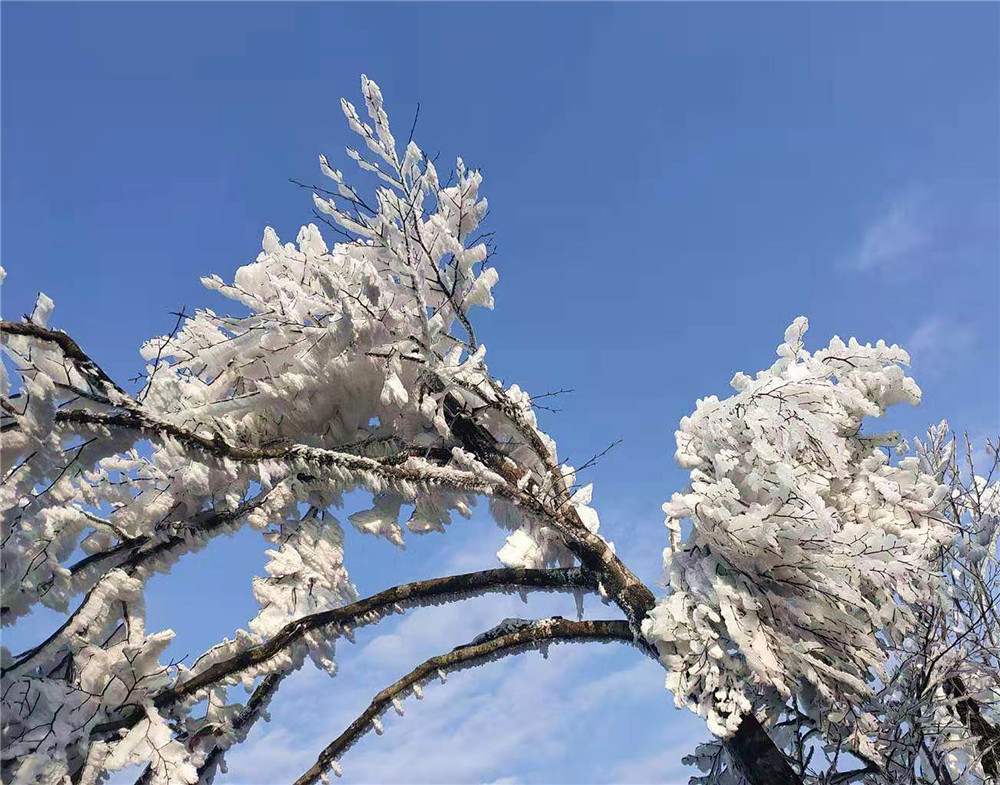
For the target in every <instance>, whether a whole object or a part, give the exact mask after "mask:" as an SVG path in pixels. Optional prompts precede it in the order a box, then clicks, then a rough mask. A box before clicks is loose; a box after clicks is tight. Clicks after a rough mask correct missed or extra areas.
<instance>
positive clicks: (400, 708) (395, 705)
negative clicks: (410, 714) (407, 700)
mask: <svg viewBox="0 0 1000 785" xmlns="http://www.w3.org/2000/svg"><path fill="white" fill-rule="evenodd" d="M392 708H394V709H395V710H396V714H398V715H399V716H400V717H402V716H403V704H402V703H401V702H400V700H399V698H397V697H395V696H393V698H392Z"/></svg>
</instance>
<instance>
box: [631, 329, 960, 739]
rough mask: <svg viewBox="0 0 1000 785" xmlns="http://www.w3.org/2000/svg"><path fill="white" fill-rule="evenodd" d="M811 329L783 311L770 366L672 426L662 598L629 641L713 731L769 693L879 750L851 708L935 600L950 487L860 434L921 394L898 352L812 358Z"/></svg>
mask: <svg viewBox="0 0 1000 785" xmlns="http://www.w3.org/2000/svg"><path fill="white" fill-rule="evenodd" d="M807 327H808V323H807V322H806V320H805V319H804V318H801V317H800V318H798V319H796V320H795V322H794V323H793V324H792V325H791V326H790V327H789V328H788V330H787V331H786V333H785V342H784V343H782V344H781V346H779V347H778V352H777V353H778V355H779V359H778V360H777V362H775V363H774V365H773V366H772V367H771V368H769V369H768V370H765V371H761V372H759V373H758V374H757V375H756V377H754V378H751V377H750V376H748V375H746V374H743V373H738V374H737V375H736V377H735V378H734V379H733V381H732V386H733V388H734V389H735V390H736V394H735V395H733V396H732V397H730V398H727V399H725V400H719V399H717V398H716V397H710V398H706V399H703V400H700V401H698V404H697V409H696V410H695V412H694V413H693V414H692V415H690V416H689V417H685V418H684V419H683V420H682V421H681V424H680V429H679V430H678V431H677V434H676V436H677V460H678V462H679V463H680V464H681V465H682V466H683V467H685V468H687V469H689V470H690V472H691V475H690V476H691V485H690V487H689V488H688V490H687V491H686V492H684V493H676V494H674V496H673V498H672V499H671V501H670V502H669V503H668V504H665V505H664V511H665V512H666V514H667V519H666V525H667V529H668V530H669V535H670V545H669V547H668V548H667V549H666V551H665V552H664V565H665V575H666V578H667V580H668V582H669V588H670V592H669V594H668V595H667V596H666V597H664V598H662V599H661V600H660V601H659V602H658V604H657V606H656V608H655V609H654V611H653V612H652V614H651V615H650V617H649V618H648V619H647V620H646V622H645V623H644V625H643V632H644V634H645V635H646V636H647V638H648V639H649V640H651V641H653V642H654V643H655V644H656V645H657V647H658V649H659V652H660V654H661V658H662V660H663V662H664V664H665V665H666V666H667V668H668V676H667V687H668V689H669V690H671V691H672V692H673V693H674V696H675V700H676V702H677V704H678V705H680V706H685V705H686V706H688V707H690V708H691V709H692V710H694V711H696V712H697V713H698V714H699V715H700V716H703V717H705V719H706V720H707V722H708V725H709V728H710V729H711V730H712V732H713V733H715V734H716V735H719V736H722V737H725V736H728V735H730V734H732V733H733V732H734V731H735V730H736V728H737V727H738V726H739V723H740V721H741V719H742V718H743V716H744V715H745V714H746V713H747V712H748V711H750V710H751V704H752V692H753V690H754V689H755V687H756V686H758V685H767V686H768V687H771V688H773V689H774V690H776V691H777V692H778V693H779V694H780V695H782V696H784V697H786V698H787V697H789V696H791V695H793V694H797V695H804V696H806V698H807V703H808V709H809V711H810V712H811V713H812V715H813V716H815V718H816V720H817V723H818V724H819V725H820V726H822V727H824V728H829V727H830V726H842V727H844V728H846V729H848V730H849V731H850V732H851V733H853V734H855V741H856V743H857V746H856V749H859V750H861V751H862V752H867V753H869V754H871V756H872V757H877V751H876V750H874V749H873V747H872V745H871V744H870V742H869V741H868V739H869V735H870V734H871V733H872V732H874V730H875V727H876V721H875V718H874V717H873V716H871V715H870V714H866V713H859V712H858V711H857V707H858V706H861V705H863V704H864V702H865V699H866V698H867V697H868V696H870V694H871V686H870V685H871V682H872V680H873V678H875V677H876V676H881V677H883V678H884V677H885V675H886V674H885V665H886V660H887V654H886V648H887V645H888V642H891V641H898V640H900V639H901V638H902V637H904V636H905V635H906V634H907V632H908V631H909V630H911V629H912V628H913V626H914V625H915V623H916V615H915V612H914V610H913V609H914V607H915V606H916V604H917V603H920V602H926V601H930V600H932V599H933V598H934V597H935V596H936V595H937V592H938V589H939V581H938V577H937V575H936V571H935V567H934V559H935V556H936V555H937V554H938V553H939V552H940V550H941V548H942V547H944V546H946V545H947V544H948V543H949V542H950V540H951V538H952V530H951V527H949V525H948V523H947V521H946V520H945V518H944V517H943V516H942V515H941V514H940V512H939V510H940V508H941V506H942V502H943V501H944V500H945V498H946V496H947V494H948V488H947V487H946V486H945V485H943V484H942V483H941V482H940V481H939V480H938V478H936V477H935V476H933V475H931V474H929V473H927V472H926V471H925V470H924V469H925V467H922V465H921V462H920V460H919V459H918V458H916V457H909V458H904V459H902V460H901V461H899V462H898V464H897V465H892V464H891V463H890V461H889V458H888V457H887V455H886V454H885V453H884V452H883V451H882V450H881V449H880V445H884V444H889V443H892V442H893V437H892V435H873V436H868V435H864V434H863V433H862V423H863V420H864V418H866V417H879V416H881V415H882V414H883V413H884V412H885V410H886V409H887V408H888V407H889V406H891V405H893V404H897V403H903V402H905V403H911V404H916V403H918V402H919V400H920V390H919V388H918V387H917V386H916V384H915V383H914V382H913V380H912V379H910V378H909V377H907V376H906V375H905V373H904V370H903V366H905V365H906V364H907V363H908V359H909V358H908V356H907V354H906V352H904V351H903V350H902V349H900V348H898V347H897V346H895V345H894V346H886V345H885V344H884V343H883V342H881V341H880V342H879V343H878V344H876V345H875V346H872V345H870V344H868V345H861V344H859V343H858V342H857V341H855V340H854V339H851V340H850V341H849V342H848V343H846V344H845V343H844V342H843V341H841V340H840V339H839V338H834V339H833V340H832V341H831V342H830V345H829V346H828V347H827V348H826V349H823V350H821V351H817V352H815V353H813V354H811V353H809V352H807V351H806V350H805V349H804V348H803V335H804V333H805V331H806V329H807ZM685 519H687V520H689V521H690V522H691V527H692V528H691V530H690V534H689V535H688V536H687V537H685V536H684V531H683V526H682V522H683V521H684V520H685Z"/></svg>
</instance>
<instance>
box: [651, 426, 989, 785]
mask: <svg viewBox="0 0 1000 785" xmlns="http://www.w3.org/2000/svg"><path fill="white" fill-rule="evenodd" d="M915 444H916V450H915V456H913V457H910V458H907V459H905V460H904V461H903V462H901V463H902V467H905V466H907V465H909V466H911V467H914V468H916V469H917V470H918V471H920V472H921V473H922V474H924V475H925V476H927V477H933V478H935V479H936V481H937V482H938V483H940V485H941V486H943V487H944V488H946V489H947V494H946V497H945V498H946V500H947V501H946V503H945V504H944V505H943V506H938V508H937V515H938V516H940V518H939V520H940V521H941V522H943V523H944V526H945V527H946V528H948V529H950V530H951V532H952V534H951V535H950V536H948V538H947V540H946V544H945V545H944V546H943V547H941V548H940V549H938V551H937V564H936V566H937V571H936V572H934V573H932V575H933V579H934V588H935V590H936V592H937V593H938V594H937V595H936V596H935V595H931V596H928V597H925V598H923V599H922V600H921V601H919V602H912V601H911V600H907V601H906V605H908V608H907V612H908V613H911V614H912V618H910V619H909V620H907V622H906V624H905V626H904V628H903V629H902V630H899V631H898V633H897V635H896V636H895V637H893V636H890V635H886V634H884V632H883V631H881V630H880V631H879V634H878V635H877V636H876V638H877V646H878V648H879V650H880V651H881V652H882V653H883V656H882V662H881V667H880V668H878V669H875V668H870V669H865V674H864V681H865V685H864V687H865V689H864V690H863V692H862V693H861V694H860V695H858V696H855V697H854V698H853V699H852V701H851V702H849V703H848V704H847V705H849V706H850V707H851V708H852V714H853V715H854V716H855V717H857V718H860V717H865V718H866V721H867V727H868V732H866V733H863V734H859V733H858V724H859V723H858V722H856V721H855V720H854V719H848V718H846V717H841V716H839V715H837V714H833V715H832V716H831V714H830V713H829V712H828V704H827V703H826V702H821V703H820V705H819V706H817V705H816V703H815V702H814V698H815V694H814V693H813V692H811V691H808V690H805V691H800V692H798V693H792V694H789V695H781V694H775V693H774V691H772V690H770V689H769V688H767V687H765V688H764V689H761V687H760V686H757V687H751V690H750V692H749V694H747V695H746V698H747V700H748V701H750V702H751V703H752V704H753V705H754V706H755V707H756V708H757V709H758V710H762V711H764V712H766V713H767V714H769V715H770V716H771V717H772V721H771V722H769V723H768V725H769V727H770V728H771V735H772V738H773V739H774V741H775V742H776V743H777V744H778V745H779V746H781V747H782V749H783V751H784V752H785V754H786V756H787V757H788V759H789V761H790V762H791V763H792V765H793V767H794V769H795V770H796V773H797V774H798V775H799V776H800V777H801V778H802V779H803V781H805V782H815V783H850V782H865V783H872V784H873V785H875V784H877V783H900V784H902V783H928V784H929V783H946V784H949V783H981V782H995V781H997V777H998V776H1000V731H998V728H1000V721H998V720H1000V617H998V608H997V603H998V602H1000V575H998V571H1000V561H998V550H997V537H998V534H1000V531H998V529H1000V484H998V483H997V482H996V480H995V477H996V475H997V468H998V465H1000V461H998V457H997V449H996V444H994V443H993V442H991V441H987V443H986V450H987V455H988V458H987V464H988V465H987V466H986V467H982V466H981V467H979V468H983V469H984V470H983V471H982V473H979V472H977V470H976V467H975V466H974V465H973V461H972V455H973V449H972V445H971V443H969V441H968V439H967V438H966V445H965V461H964V464H965V466H964V467H963V466H962V464H961V462H959V461H958V460H957V458H956V450H955V440H954V439H951V440H949V439H948V426H947V423H944V422H942V423H941V424H940V425H939V426H937V427H933V428H931V429H929V431H928V436H927V439H926V440H925V441H924V442H921V441H920V440H919V439H917V440H915ZM895 452H897V453H899V454H906V453H908V452H909V445H907V444H906V442H905V441H901V442H898V443H897V444H896V445H895ZM888 455H889V453H887V454H886V456H885V457H886V460H888ZM880 460H881V459H880ZM902 467H901V468H902ZM679 501H680V500H676V499H675V504H676V503H677V502H679ZM667 509H668V513H670V512H673V511H674V510H675V509H676V508H674V507H672V506H671V505H667ZM672 555H673V554H672V552H671V553H669V554H668V556H672ZM876 555H878V556H879V557H880V558H881V557H882V554H880V553H877V552H876ZM886 555H889V554H886ZM859 566H861V565H859ZM862 569H864V567H862ZM897 569H902V568H899V567H897ZM869 570H870V568H869ZM879 572H880V571H879V570H870V571H869V573H868V577H869V578H871V577H875V576H877V575H878V573H879ZM897 593H900V595H901V597H902V596H904V595H903V592H901V591H900V590H899V589H898V588H897ZM870 596H879V595H877V594H872V595H870ZM883 596H884V595H883ZM897 611H898V608H894V611H893V612H897ZM750 684H751V685H753V684H754V682H750ZM756 684H758V685H759V682H756ZM845 720H847V721H845ZM688 761H689V762H690V763H691V764H693V765H696V766H698V767H699V768H700V769H701V770H702V772H703V773H704V776H702V777H701V778H697V780H695V781H697V782H700V783H704V784H705V785H708V784H709V783H711V784H713V785H741V783H743V782H744V781H745V780H744V778H743V777H742V776H741V775H740V773H739V771H738V770H736V768H735V767H734V765H733V761H732V760H731V759H730V756H729V755H727V753H726V751H725V750H724V749H723V747H722V745H721V744H720V743H719V742H718V741H711V742H708V743H705V744H703V745H700V746H699V747H698V749H697V750H695V752H694V754H693V755H691V756H690V758H689V759H688Z"/></svg>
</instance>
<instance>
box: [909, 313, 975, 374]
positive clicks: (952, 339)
mask: <svg viewBox="0 0 1000 785" xmlns="http://www.w3.org/2000/svg"><path fill="white" fill-rule="evenodd" d="M975 341H976V331H975V328H973V326H972V325H971V324H968V323H964V322H958V321H955V320H953V319H948V318H945V317H943V316H932V317H931V318H929V319H927V320H926V321H925V322H923V323H921V324H920V325H918V326H917V328H916V329H915V330H914V331H913V332H912V333H911V334H910V336H909V338H907V340H906V342H905V343H904V344H903V348H905V349H906V350H907V351H908V352H909V354H910V359H911V360H912V361H913V367H914V369H916V370H919V371H920V372H921V373H924V374H938V373H942V372H944V371H945V370H947V369H949V368H951V367H953V366H954V364H955V363H956V362H958V361H960V360H961V359H962V358H964V357H965V356H967V355H968V353H969V352H970V351H971V350H972V348H973V346H974V344H975Z"/></svg>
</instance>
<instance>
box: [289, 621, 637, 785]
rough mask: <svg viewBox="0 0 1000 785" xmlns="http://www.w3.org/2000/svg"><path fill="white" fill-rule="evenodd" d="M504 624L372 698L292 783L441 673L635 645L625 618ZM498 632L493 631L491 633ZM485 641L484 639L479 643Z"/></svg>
mask: <svg viewBox="0 0 1000 785" xmlns="http://www.w3.org/2000/svg"><path fill="white" fill-rule="evenodd" d="M503 627H504V625H500V627H499V628H494V631H491V632H490V633H486V634H485V635H483V636H480V638H477V639H476V640H474V641H473V642H471V643H468V644H465V645H464V646H459V647H458V648H456V649H452V650H451V651H450V652H448V653H447V654H441V655H438V656H437V657H431V658H430V659H429V660H426V661H425V662H423V663H422V664H420V665H418V666H417V667H416V668H415V669H414V670H412V671H410V673H408V674H407V675H406V676H404V677H403V678H401V679H400V680H399V681H397V682H396V683H395V684H392V685H391V686H389V687H387V688H386V689H384V690H382V691H381V692H380V693H379V694H378V695H376V696H375V697H374V698H373V699H372V702H371V703H370V704H369V706H368V708H367V709H365V711H364V712H363V713H362V714H361V716H360V717H358V718H357V719H356V720H355V721H354V722H352V723H351V724H350V725H349V726H348V728H347V730H345V731H344V732H343V733H341V734H340V735H339V736H338V737H337V738H336V739H334V740H333V741H332V742H331V743H330V744H329V745H328V746H327V747H326V748H325V749H324V750H323V751H322V752H321V753H320V754H319V757H318V758H317V760H316V763H315V764H313V766H312V768H310V769H309V770H308V771H307V772H305V774H303V775H302V776H301V777H299V778H298V779H297V780H296V781H295V785H312V783H314V782H317V781H318V780H319V779H320V778H321V777H322V776H323V772H325V771H326V770H327V769H328V768H330V767H331V766H332V765H333V764H334V763H335V762H336V760H337V758H338V756H340V755H341V754H342V753H343V752H345V751H346V750H347V749H348V748H349V747H350V746H351V745H352V744H354V743H355V742H356V741H358V739H360V738H361V737H362V736H364V735H365V734H366V733H367V732H368V731H369V730H371V729H372V728H374V727H375V725H374V722H375V721H376V720H377V719H378V716H379V714H381V713H382V712H383V711H385V710H386V709H387V708H388V707H389V705H390V704H392V702H393V700H398V696H400V695H403V694H405V693H406V692H407V691H408V690H412V689H413V687H414V686H419V685H420V683H421V682H425V681H428V680H429V679H432V678H434V677H436V676H438V675H439V674H440V673H443V672H444V671H447V670H454V669H457V668H461V667H467V666H469V665H473V664H475V663H477V662H479V661H481V660H484V659H487V658H496V657H503V656H506V655H508V654H515V653H517V652H520V651H524V650H525V649H528V648H533V647H535V646H537V645H538V644H540V643H545V642H546V641H557V642H558V641H588V640H598V641H619V642H622V643H628V644H633V645H634V644H635V638H634V636H633V634H632V629H631V627H630V626H629V623H628V622H627V621H625V620H619V619H613V620H611V619H607V620H604V619H602V620H597V621H570V620H568V619H562V618H559V617H554V618H551V619H544V620H541V621H532V622H523V623H522V626H520V627H518V628H517V629H515V630H514V631H513V632H504V631H502V630H503ZM497 630H500V632H499V633H497V632H496V631H497ZM484 638H485V640H484Z"/></svg>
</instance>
